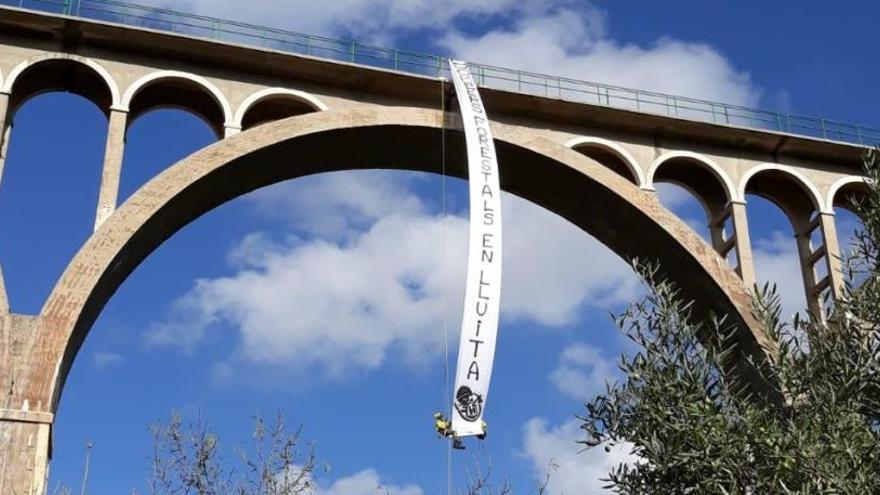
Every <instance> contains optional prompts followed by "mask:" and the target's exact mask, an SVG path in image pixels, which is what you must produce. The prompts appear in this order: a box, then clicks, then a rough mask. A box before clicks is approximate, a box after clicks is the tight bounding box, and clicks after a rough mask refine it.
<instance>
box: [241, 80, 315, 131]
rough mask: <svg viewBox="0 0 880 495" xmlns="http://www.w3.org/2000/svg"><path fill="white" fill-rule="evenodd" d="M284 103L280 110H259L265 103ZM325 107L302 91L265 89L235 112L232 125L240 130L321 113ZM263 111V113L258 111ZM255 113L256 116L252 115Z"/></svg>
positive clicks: (249, 97) (249, 98)
mask: <svg viewBox="0 0 880 495" xmlns="http://www.w3.org/2000/svg"><path fill="white" fill-rule="evenodd" d="M270 101H272V102H274V103H276V105H277V104H280V103H284V104H285V105H283V106H282V107H281V108H278V107H277V106H276V107H275V108H272V109H260V107H261V106H263V105H264V104H265V103H268V102H270ZM327 109H328V107H327V105H325V104H324V102H322V101H321V100H319V99H318V98H316V97H315V96H313V95H311V94H309V93H306V92H304V91H298V90H295V89H286V88H266V89H263V90H261V91H257V92H256V93H254V94H252V95H250V96H248V97H247V99H245V100H244V101H243V102H242V103H241V105H239V107H238V111H236V112H235V120H234V125H235V126H236V127H237V128H239V129H242V130H247V129H249V128H251V127H255V126H257V125H260V124H263V123H265V122H270V121H274V120H281V119H283V118H286V117H293V116H295V115H303V114H306V113H311V112H323V111H325V110H327ZM260 110H263V111H260ZM255 113H257V115H254V114H255Z"/></svg>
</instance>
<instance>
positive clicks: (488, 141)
mask: <svg viewBox="0 0 880 495" xmlns="http://www.w3.org/2000/svg"><path fill="white" fill-rule="evenodd" d="M449 68H450V70H451V72H452V81H453V83H454V85H455V93H456V95H457V96H458V104H459V107H461V118H462V123H463V125H464V134H465V140H466V142H467V157H468V189H469V191H470V208H471V219H470V238H469V246H468V270H467V286H466V288H465V293H464V314H463V315H462V318H461V342H460V344H459V347H458V366H457V368H456V374H455V396H454V397H453V407H452V430H453V431H454V432H455V435H456V436H459V437H463V436H468V435H480V434H483V433H484V431H483V424H482V423H483V422H482V418H483V411H484V410H485V407H486V396H487V395H488V393H489V380H490V379H491V378H492V363H493V361H494V359H495V340H496V337H497V335H498V314H499V308H500V302H501V188H500V185H499V181H498V160H497V157H496V154H495V141H494V140H493V138H492V130H491V129H490V128H489V117H488V116H487V115H486V109H485V108H484V107H483V100H482V99H481V98H480V93H479V91H478V89H477V83H476V82H475V81H474V78H473V77H472V76H471V73H470V70H469V69H468V65H467V63H465V62H462V61H459V60H450V61H449Z"/></svg>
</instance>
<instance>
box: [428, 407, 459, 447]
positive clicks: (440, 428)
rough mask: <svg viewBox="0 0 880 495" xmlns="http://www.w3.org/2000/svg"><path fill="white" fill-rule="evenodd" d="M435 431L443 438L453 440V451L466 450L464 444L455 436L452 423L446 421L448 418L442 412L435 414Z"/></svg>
mask: <svg viewBox="0 0 880 495" xmlns="http://www.w3.org/2000/svg"><path fill="white" fill-rule="evenodd" d="M434 429H435V430H437V434H438V435H440V436H441V437H444V438H451V439H452V448H453V449H455V450H464V442H462V441H461V438H458V437H457V436H456V435H455V431H453V429H452V421H449V420H448V419H446V416H444V415H443V413H441V412H436V413H434Z"/></svg>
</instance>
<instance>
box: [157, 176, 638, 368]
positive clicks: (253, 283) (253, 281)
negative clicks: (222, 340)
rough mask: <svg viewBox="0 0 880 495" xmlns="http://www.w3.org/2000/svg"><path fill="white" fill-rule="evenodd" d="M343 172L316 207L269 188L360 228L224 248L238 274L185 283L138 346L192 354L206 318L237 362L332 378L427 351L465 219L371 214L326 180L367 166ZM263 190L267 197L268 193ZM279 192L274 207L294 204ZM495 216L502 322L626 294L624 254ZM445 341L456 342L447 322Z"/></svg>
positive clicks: (551, 224)
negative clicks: (501, 230) (342, 214)
mask: <svg viewBox="0 0 880 495" xmlns="http://www.w3.org/2000/svg"><path fill="white" fill-rule="evenodd" d="M348 174H351V175H350V176H348ZM348 174H329V175H326V176H324V177H322V178H321V179H320V180H321V181H326V182H327V184H323V185H321V184H318V185H317V189H318V190H321V191H323V192H324V196H323V203H321V202H313V200H312V199H310V198H308V197H307V195H300V194H297V191H298V190H299V189H298V188H297V186H296V182H293V183H291V184H289V185H281V186H279V187H282V188H284V189H285V190H286V191H287V192H288V193H289V194H290V198H301V197H302V198H306V203H307V204H308V205H309V210H308V211H310V212H312V215H313V216H314V217H315V218H314V220H315V222H316V224H318V225H320V217H321V216H322V215H323V214H324V213H325V212H326V213H327V214H328V215H329V216H330V218H333V217H335V215H336V212H337V211H338V210H339V206H338V205H339V204H340V203H343V204H344V205H345V208H352V209H354V210H356V214H355V216H356V217H357V216H360V217H361V218H368V219H370V220H369V221H367V222H365V225H364V226H363V230H360V227H358V228H351V227H350V224H347V223H344V222H343V223H337V224H336V225H340V226H342V227H341V230H339V231H333V232H329V233H328V234H327V235H328V236H329V237H330V238H331V239H345V240H344V241H337V242H332V241H327V240H323V239H320V238H310V240H308V241H306V240H303V239H300V238H288V239H281V240H276V239H271V238H269V237H268V236H266V235H265V234H259V233H257V234H252V235H250V236H248V237H246V238H245V239H243V240H242V242H240V243H239V244H238V247H237V248H235V249H234V250H233V252H232V253H231V254H230V259H231V261H233V265H234V266H235V267H236V268H237V271H236V272H235V273H234V274H232V275H230V276H227V277H220V278H215V279H202V280H199V281H197V282H196V284H195V286H194V287H193V288H192V290H190V291H189V292H188V293H186V294H185V295H184V296H182V297H181V298H180V299H179V300H178V301H177V303H176V309H175V312H174V315H173V316H172V318H170V319H169V320H168V321H165V322H163V323H159V324H156V325H154V326H153V327H152V328H151V329H150V330H149V331H148V334H147V338H148V339H149V341H150V342H152V343H153V344H159V345H177V346H180V347H183V348H184V349H189V350H192V348H193V346H195V345H196V344H197V343H198V342H199V341H200V339H201V338H202V336H203V335H204V333H205V331H206V330H207V329H208V328H209V327H212V326H213V325H215V324H217V323H226V324H229V325H230V326H231V327H232V328H234V329H235V330H236V331H237V332H239V334H240V339H239V342H240V344H239V348H238V351H237V355H236V356H235V359H236V360H238V361H239V362H241V363H244V364H252V365H260V366H266V365H268V366H274V367H284V368H285V369H288V370H290V369H294V370H296V369H306V368H308V369H309V370H310V371H311V372H312V373H313V374H315V372H316V371H320V372H321V373H318V375H324V376H328V377H335V378H340V377H342V376H344V375H345V374H346V373H347V372H349V371H353V370H370V369H374V368H377V367H379V366H381V365H382V364H383V363H385V362H386V361H387V360H388V359H389V356H394V357H395V358H400V359H402V360H403V362H405V363H406V364H410V365H411V364H414V363H420V364H422V365H424V364H426V361H427V359H426V357H431V356H438V355H439V351H440V349H441V344H442V341H441V339H442V332H441V331H440V329H441V328H442V324H443V319H444V316H445V317H446V318H447V321H448V325H449V328H450V329H456V328H457V326H458V323H459V320H460V318H461V316H460V315H461V304H462V300H463V283H464V272H465V250H466V243H467V238H466V236H467V228H468V227H467V220H466V218H464V217H462V216H457V215H450V216H448V217H447V218H446V219H445V220H444V219H443V218H442V217H440V216H438V215H434V214H431V213H426V208H425V207H424V205H422V204H421V203H419V201H418V200H417V199H413V200H412V202H413V204H412V206H411V208H405V209H403V211H394V210H392V209H387V210H386V209H382V208H379V209H375V210H371V208H372V206H371V205H374V204H375V203H374V202H373V199H372V198H369V197H367V199H365V200H364V203H365V205H366V206H365V207H363V208H362V207H361V203H360V202H358V201H357V200H353V198H355V197H356V196H352V195H349V194H348V193H347V191H348V190H349V188H347V187H341V188H339V189H336V188H334V187H332V183H333V182H336V181H341V182H342V183H343V184H350V183H351V181H352V180H354V179H356V178H360V177H361V176H369V174H370V173H369V172H363V171H361V172H350V173H348ZM382 176H383V177H385V179H386V180H388V181H389V183H388V184H386V185H384V186H381V188H383V190H385V191H386V194H388V195H390V196H395V197H410V198H417V197H416V196H412V195H410V193H408V192H407V191H408V189H407V186H408V183H405V182H402V181H398V180H397V179H400V178H402V177H404V176H403V175H388V174H385V175H382ZM370 180H373V179H368V181H370ZM310 186H315V184H311V185H310ZM303 187H305V186H303ZM367 196H368V195H367ZM365 197H366V196H365ZM262 198H268V201H269V202H271V203H274V204H277V202H276V198H275V196H274V195H273V194H267V195H265V196H263V197H262ZM257 201H260V199H259V198H258V199H257ZM291 201H293V203H291V204H289V205H288V206H287V211H297V210H298V208H299V207H298V206H297V205H296V204H295V200H294V199H292V200H291ZM368 210H370V211H375V212H377V213H365V212H366V211H368ZM282 211H283V210H282ZM504 214H505V220H504V221H505V232H506V238H505V258H504V263H505V278H504V284H505V285H504V287H503V290H502V294H503V296H502V316H503V322H502V324H503V325H507V324H510V323H512V322H517V321H531V322H535V323H538V324H540V325H545V326H563V325H570V324H574V323H577V322H578V315H579V314H581V311H582V309H583V308H584V307H585V306H586V305H599V306H606V305H608V304H615V303H620V302H623V301H626V300H628V299H630V298H632V297H633V296H634V295H635V294H636V293H637V291H638V290H639V282H638V280H637V278H636V277H635V276H634V275H633V273H632V271H631V269H630V268H629V266H628V265H627V264H626V263H624V262H623V261H622V260H621V259H619V258H618V257H617V256H616V255H615V254H614V253H612V252H611V251H610V250H608V249H607V248H605V247H604V246H602V245H601V244H599V243H598V242H597V241H595V240H594V239H592V238H590V237H589V236H587V235H586V234H585V233H584V232H582V231H581V230H580V229H578V228H576V227H574V226H573V225H571V224H569V223H567V222H566V221H564V220H563V219H561V218H560V217H557V216H555V215H552V214H550V213H548V212H546V211H544V210H543V209H541V208H539V207H537V206H535V205H532V204H530V203H527V202H525V201H523V200H521V199H518V198H515V197H513V196H509V195H508V196H505V197H504ZM371 222H372V223H371ZM444 225H445V226H444ZM444 238H445V240H446V248H445V249H444V248H443V246H442V244H443V242H442V241H443V239H444ZM536 288H540V290H536ZM451 338H452V339H453V340H451V342H453V343H454V342H456V340H454V339H455V330H453V331H452V335H451Z"/></svg>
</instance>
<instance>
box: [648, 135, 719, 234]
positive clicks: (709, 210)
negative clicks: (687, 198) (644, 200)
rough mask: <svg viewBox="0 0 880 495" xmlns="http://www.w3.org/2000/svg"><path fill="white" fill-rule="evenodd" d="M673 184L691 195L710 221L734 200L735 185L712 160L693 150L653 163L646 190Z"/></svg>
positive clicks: (666, 155) (671, 155)
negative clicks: (662, 183)
mask: <svg viewBox="0 0 880 495" xmlns="http://www.w3.org/2000/svg"><path fill="white" fill-rule="evenodd" d="M657 181H660V182H670V183H672V184H675V185H677V186H680V187H682V188H684V189H685V190H687V191H688V192H690V193H691V194H692V195H693V196H694V197H696V198H697V200H698V201H699V202H700V204H701V205H702V207H703V210H704V211H705V212H706V216H707V217H708V220H711V219H712V218H714V217H715V216H716V215H717V214H718V213H719V212H720V211H721V210H722V209H723V208H724V207H725V206H727V204H728V203H729V202H730V201H731V200H732V199H734V192H733V182H732V181H731V180H730V177H728V175H727V173H726V172H725V171H724V169H722V168H721V167H719V166H718V164H717V163H715V162H714V161H712V160H711V159H710V158H708V157H706V156H704V155H701V154H698V153H694V152H691V151H670V152H668V153H664V154H663V155H660V156H659V157H657V159H655V160H654V163H652V164H651V168H650V169H649V170H648V185H647V189H650V190H654V189H655V187H654V183H655V182H657Z"/></svg>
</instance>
